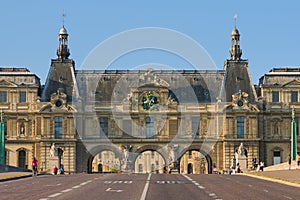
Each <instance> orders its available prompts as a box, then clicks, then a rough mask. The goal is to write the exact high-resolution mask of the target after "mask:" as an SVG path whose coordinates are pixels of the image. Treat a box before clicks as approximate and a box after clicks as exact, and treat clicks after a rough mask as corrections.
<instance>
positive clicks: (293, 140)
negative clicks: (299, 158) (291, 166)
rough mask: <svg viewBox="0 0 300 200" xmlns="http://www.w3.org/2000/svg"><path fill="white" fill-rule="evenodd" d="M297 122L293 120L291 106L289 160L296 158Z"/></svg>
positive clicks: (293, 110)
mask: <svg viewBox="0 0 300 200" xmlns="http://www.w3.org/2000/svg"><path fill="white" fill-rule="evenodd" d="M296 131H297V124H296V122H295V108H294V106H293V107H292V124H291V160H296V155H297V133H296Z"/></svg>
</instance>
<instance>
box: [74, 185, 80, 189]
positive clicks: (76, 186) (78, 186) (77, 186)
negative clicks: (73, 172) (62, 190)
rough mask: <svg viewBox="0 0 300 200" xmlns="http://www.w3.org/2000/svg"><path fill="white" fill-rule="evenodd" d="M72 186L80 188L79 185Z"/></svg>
mask: <svg viewBox="0 0 300 200" xmlns="http://www.w3.org/2000/svg"><path fill="white" fill-rule="evenodd" d="M72 188H74V189H76V188H80V185H75V186H73V187H72Z"/></svg>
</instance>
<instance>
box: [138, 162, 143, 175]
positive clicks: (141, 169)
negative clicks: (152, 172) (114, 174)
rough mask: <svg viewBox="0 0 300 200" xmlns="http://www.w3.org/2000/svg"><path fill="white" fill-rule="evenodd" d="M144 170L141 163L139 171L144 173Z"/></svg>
mask: <svg viewBox="0 0 300 200" xmlns="http://www.w3.org/2000/svg"><path fill="white" fill-rule="evenodd" d="M142 172H143V165H142V164H139V173H142Z"/></svg>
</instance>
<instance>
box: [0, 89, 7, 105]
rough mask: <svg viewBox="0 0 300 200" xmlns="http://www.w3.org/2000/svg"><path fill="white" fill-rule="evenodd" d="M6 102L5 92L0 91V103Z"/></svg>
mask: <svg viewBox="0 0 300 200" xmlns="http://www.w3.org/2000/svg"><path fill="white" fill-rule="evenodd" d="M4 102H7V92H0V103H4Z"/></svg>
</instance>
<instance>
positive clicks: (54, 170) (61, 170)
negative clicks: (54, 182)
mask: <svg viewBox="0 0 300 200" xmlns="http://www.w3.org/2000/svg"><path fill="white" fill-rule="evenodd" d="M53 174H54V175H57V174H64V168H62V166H61V167H60V168H59V169H58V168H57V167H56V165H55V166H54V167H53Z"/></svg>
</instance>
